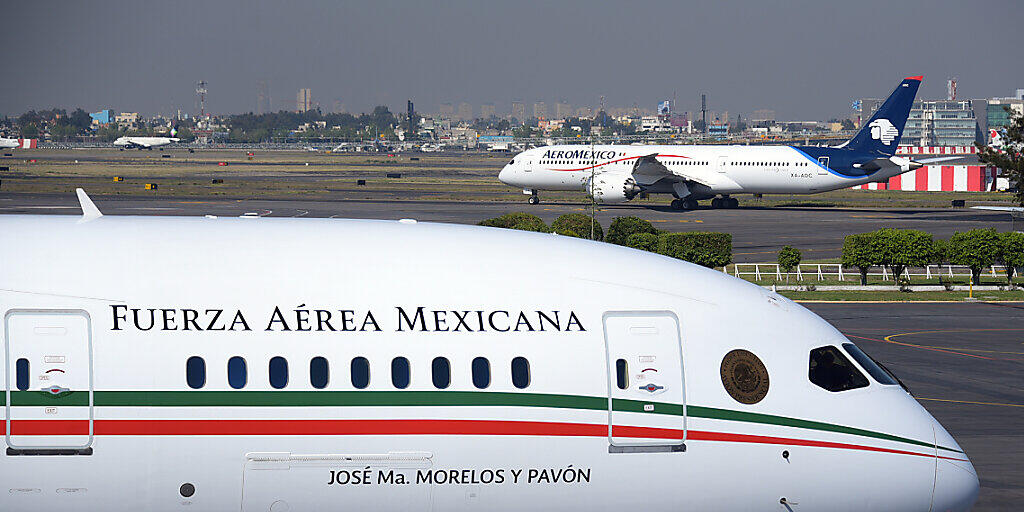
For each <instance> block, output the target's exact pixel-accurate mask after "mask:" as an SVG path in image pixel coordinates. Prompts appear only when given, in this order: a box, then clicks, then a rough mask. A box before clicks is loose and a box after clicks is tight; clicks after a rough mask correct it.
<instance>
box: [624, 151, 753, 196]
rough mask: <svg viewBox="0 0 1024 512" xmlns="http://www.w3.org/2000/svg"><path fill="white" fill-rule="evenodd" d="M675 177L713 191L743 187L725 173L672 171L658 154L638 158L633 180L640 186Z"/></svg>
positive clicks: (689, 170) (634, 167) (687, 170)
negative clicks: (660, 159) (659, 158)
mask: <svg viewBox="0 0 1024 512" xmlns="http://www.w3.org/2000/svg"><path fill="white" fill-rule="evenodd" d="M667 177H674V178H678V180H677V181H687V182H692V183H699V184H701V185H704V186H706V187H708V188H710V189H712V190H739V189H740V188H741V187H740V186H739V185H738V184H737V183H736V182H735V181H733V180H732V179H730V178H729V177H728V176H726V175H725V174H724V173H719V172H708V171H696V172H695V171H694V170H692V169H685V170H683V169H670V168H668V167H667V166H666V165H665V164H663V163H661V162H660V161H659V160H658V154H657V153H653V154H650V155H646V156H642V157H640V158H637V160H636V163H634V164H633V179H635V180H636V182H637V184H640V185H651V184H653V183H655V182H656V181H658V180H660V179H663V178H667Z"/></svg>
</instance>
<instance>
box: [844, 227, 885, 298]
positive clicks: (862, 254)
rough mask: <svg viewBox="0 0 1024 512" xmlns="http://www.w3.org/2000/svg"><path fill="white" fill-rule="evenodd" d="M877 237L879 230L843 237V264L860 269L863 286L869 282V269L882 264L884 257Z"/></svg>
mask: <svg viewBox="0 0 1024 512" xmlns="http://www.w3.org/2000/svg"><path fill="white" fill-rule="evenodd" d="M876 238H877V232H871V233H859V234H856V235H849V236H847V237H846V238H844V239H843V258H842V260H841V262H842V265H843V266H844V267H855V268H856V269H857V270H859V271H860V284H861V286H867V284H868V270H870V269H871V267H873V266H875V265H879V264H881V260H882V258H881V256H880V254H879V251H878V245H877V244H876V243H875V239H876Z"/></svg>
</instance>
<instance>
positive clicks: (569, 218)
mask: <svg viewBox="0 0 1024 512" xmlns="http://www.w3.org/2000/svg"><path fill="white" fill-rule="evenodd" d="M590 223H591V218H590V216H589V215H584V214H582V213H567V214H565V215H562V216H560V217H558V218H557V219H555V221H554V222H552V223H551V230H552V231H554V232H555V233H558V234H559V235H568V236H575V237H577V238H590ZM570 233H571V235H570ZM602 238H604V230H603V229H602V228H601V223H599V222H597V221H594V240H601V239H602Z"/></svg>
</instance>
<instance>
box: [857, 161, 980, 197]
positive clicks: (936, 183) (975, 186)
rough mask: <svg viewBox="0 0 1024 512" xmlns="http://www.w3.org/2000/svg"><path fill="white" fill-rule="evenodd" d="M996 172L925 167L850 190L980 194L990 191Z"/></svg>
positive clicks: (969, 167)
mask: <svg viewBox="0 0 1024 512" xmlns="http://www.w3.org/2000/svg"><path fill="white" fill-rule="evenodd" d="M998 171H999V169H997V168H995V167H990V166H984V165H927V166H924V167H921V168H920V169H916V170H913V171H910V172H906V173H903V174H901V175H899V176H893V177H892V178H889V181H888V182H887V183H867V184H864V185H858V186H856V187H853V188H855V189H864V190H916V191H943V192H984V191H987V190H994V189H995V183H996V176H997V174H998Z"/></svg>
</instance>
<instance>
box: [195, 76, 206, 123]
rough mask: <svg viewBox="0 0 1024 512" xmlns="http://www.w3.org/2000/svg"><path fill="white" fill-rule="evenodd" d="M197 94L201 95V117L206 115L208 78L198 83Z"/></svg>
mask: <svg viewBox="0 0 1024 512" xmlns="http://www.w3.org/2000/svg"><path fill="white" fill-rule="evenodd" d="M196 96H199V117H206V80H200V81H199V82H198V83H196Z"/></svg>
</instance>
